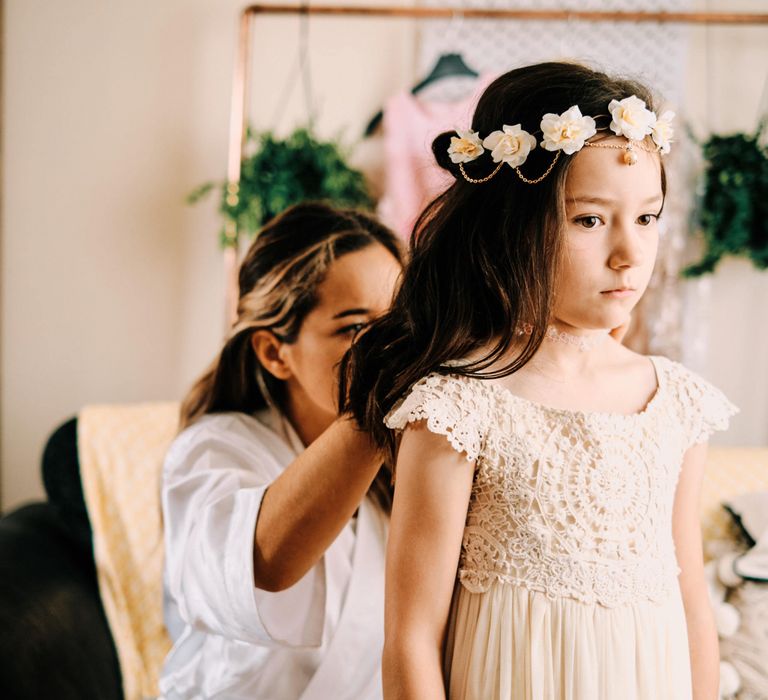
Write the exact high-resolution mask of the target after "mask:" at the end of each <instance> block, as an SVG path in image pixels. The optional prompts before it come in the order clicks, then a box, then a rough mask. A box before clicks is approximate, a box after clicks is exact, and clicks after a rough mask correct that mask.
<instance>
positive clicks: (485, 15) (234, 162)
mask: <svg viewBox="0 0 768 700" xmlns="http://www.w3.org/2000/svg"><path fill="white" fill-rule="evenodd" d="M459 14H460V15H461V16H462V17H463V18H464V19H497V20H518V21H525V20H534V21H539V22H540V21H564V20H565V21H567V20H582V21H587V22H635V23H636V22H656V23H662V24H664V23H677V24H698V25H711V24H721V25H735V26H750V25H768V14H765V13H763V14H746V13H727V12H604V11H582V10H565V9H563V10H515V9H482V8H457V7H397V6H385V5H382V6H366V5H359V6H353V5H337V6H334V5H279V4H275V5H250V6H248V7H246V8H245V9H244V10H243V11H242V13H241V14H240V30H239V38H238V49H237V58H236V60H235V68H234V77H233V81H232V103H231V105H232V106H231V112H230V120H229V156H228V163H227V197H228V202H229V204H230V205H234V204H237V199H238V196H239V182H240V163H241V160H242V153H243V146H244V144H245V132H246V129H245V127H246V111H247V106H248V101H247V96H248V82H249V77H250V55H251V27H252V24H253V19H254V17H255V16H256V15H317V16H326V17H327V16H339V17H370V18H388V19H392V18H402V19H417V20H419V19H450V18H451V17H455V16H457V15H459ZM225 238H226V242H227V245H226V247H225V249H224V275H225V276H224V279H225V302H224V303H225V308H224V312H225V313H224V320H225V324H226V330H227V332H229V330H230V329H231V327H232V325H233V324H234V322H235V321H236V319H237V300H238V296H239V295H238V282H237V269H238V265H239V259H238V243H239V232H238V230H237V226H236V224H235V222H234V221H227V222H226V224H225Z"/></svg>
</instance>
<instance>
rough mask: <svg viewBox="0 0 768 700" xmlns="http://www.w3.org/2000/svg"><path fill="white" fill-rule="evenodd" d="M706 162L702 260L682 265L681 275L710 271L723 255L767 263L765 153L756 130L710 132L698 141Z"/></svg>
mask: <svg viewBox="0 0 768 700" xmlns="http://www.w3.org/2000/svg"><path fill="white" fill-rule="evenodd" d="M703 153H704V158H706V160H707V167H706V171H705V173H704V194H703V199H702V202H701V208H700V211H699V225H700V227H701V230H702V232H703V235H704V246H705V248H704V255H703V257H702V259H701V260H700V261H699V262H697V263H695V264H694V265H690V266H689V267H687V268H686V269H685V270H683V275H684V276H686V277H700V276H701V275H705V274H707V273H709V272H713V271H714V269H715V266H716V265H717V263H718V262H719V261H720V259H721V258H722V257H723V256H725V255H738V256H743V257H747V258H749V259H750V260H751V261H752V262H753V264H754V265H755V267H757V268H759V269H761V270H763V269H765V268H767V267H768V153H766V149H765V147H764V146H762V145H761V144H760V130H758V133H757V134H754V135H748V134H734V135H732V136H712V137H711V138H710V139H709V140H708V141H707V142H706V143H705V144H704V145H703Z"/></svg>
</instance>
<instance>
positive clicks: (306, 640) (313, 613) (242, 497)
mask: <svg viewBox="0 0 768 700" xmlns="http://www.w3.org/2000/svg"><path fill="white" fill-rule="evenodd" d="M219 426H220V427H221V429H219V430H217V429H216V423H215V422H214V425H211V423H210V422H209V423H208V424H206V425H202V426H200V425H198V426H192V427H191V428H189V429H188V430H187V431H185V432H184V433H182V434H181V435H180V436H179V437H178V438H177V439H176V441H175V442H174V443H173V445H172V446H171V449H170V450H169V452H168V455H167V457H166V461H165V467H164V470H163V484H162V505H163V520H164V530H165V573H166V585H167V586H168V593H169V595H170V597H171V599H172V600H173V601H174V602H175V603H176V605H177V606H178V610H179V614H180V616H181V617H182V619H183V620H184V621H185V622H186V623H187V624H189V625H191V626H193V627H195V628H197V629H202V630H204V631H207V632H212V633H214V634H218V635H221V636H224V637H227V638H230V639H238V640H241V641H244V642H250V643H255V644H260V645H289V646H318V645H320V644H321V643H322V636H323V627H324V622H325V607H326V605H325V599H326V576H325V562H324V558H323V559H321V560H320V561H319V562H318V564H316V565H315V566H314V567H313V568H312V569H311V570H310V571H309V572H308V573H307V574H306V575H305V576H304V577H303V578H302V579H301V580H300V581H299V582H298V583H296V584H295V585H294V586H292V587H291V588H289V589H287V590H285V591H280V592H279V593H269V592H266V591H262V590H259V589H257V588H256V587H255V586H254V584H253V537H254V532H255V529H256V527H255V526H256V519H257V518H258V514H259V509H260V507H261V500H262V498H263V496H264V492H265V491H266V489H267V487H268V486H269V484H270V483H271V481H272V480H273V478H274V476H275V473H276V471H278V470H279V469H280V467H279V465H276V462H275V457H274V456H273V455H272V454H271V453H270V452H269V450H268V449H267V448H266V447H265V446H264V445H262V444H260V443H259V442H258V440H257V439H256V438H255V437H250V439H249V437H248V436H246V435H244V434H243V433H242V432H240V431H237V432H234V431H233V432H231V433H228V432H227V430H226V429H224V428H225V427H226V424H225V423H224V424H222V423H221V421H220V422H219Z"/></svg>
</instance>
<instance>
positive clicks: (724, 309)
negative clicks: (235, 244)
mask: <svg viewBox="0 0 768 700" xmlns="http://www.w3.org/2000/svg"><path fill="white" fill-rule="evenodd" d="M761 4H762V3H758V2H754V3H752V7H753V9H764V8H762V7H759V6H760V5H761ZM242 5H243V3H242V2H235V1H234V0H163V1H162V2H157V1H150V0H132V1H131V2H128V1H123V2H118V1H117V0H111V1H109V2H104V1H103V0H67V1H66V2H50V1H49V2H44V1H43V0H5V7H4V25H5V27H4V29H5V36H4V55H3V73H4V76H3V77H4V83H5V86H4V91H5V95H4V104H3V115H2V119H3V143H2V153H3V181H2V188H3V202H4V206H3V218H2V255H1V256H0V260H1V262H2V294H1V295H0V298H1V299H2V317H1V322H2V331H1V334H0V346H1V347H0V349H1V352H0V356H1V358H2V377H1V380H2V381H1V384H0V392H1V394H2V395H1V397H0V407H1V410H2V414H1V424H0V428H1V430H2V445H1V447H2V462H1V463H0V467H1V470H2V505H3V508H6V509H7V508H9V507H12V506H14V505H17V504H18V503H20V502H22V501H24V500H27V499H30V498H34V497H37V496H39V495H40V494H41V493H42V488H41V486H40V478H39V459H40V453H41V450H42V446H43V444H44V441H45V438H46V437H47V435H48V433H49V432H50V431H51V429H52V428H53V427H54V426H56V425H57V424H58V423H59V422H60V421H62V420H64V419H65V418H67V417H69V416H71V415H73V414H74V413H75V412H76V411H77V410H78V408H79V407H80V406H82V405H83V404H86V403H91V402H113V401H138V400H151V399H165V398H178V397H180V396H181V394H182V392H183V390H184V388H185V387H186V386H187V385H188V384H189V382H190V381H191V380H192V379H193V377H194V376H195V375H196V374H197V373H198V372H199V371H200V369H201V368H202V367H203V366H204V365H205V363H206V362H207V361H208V360H209V359H210V358H211V356H212V354H213V352H214V350H215V348H216V346H217V343H218V341H219V339H220V335H221V330H222V324H223V321H222V313H221V312H222V309H221V298H222V275H221V269H220V256H219V251H218V248H217V230H218V226H219V221H218V219H217V216H216V214H215V205H214V202H213V200H211V201H210V202H208V203H206V204H204V205H200V206H198V207H196V208H189V207H187V206H185V204H184V201H183V200H184V196H185V194H186V193H187V192H188V191H189V190H191V189H192V188H193V187H194V186H196V185H197V184H199V183H201V182H202V181H205V180H206V179H209V178H211V177H215V178H221V177H223V176H224V173H225V168H226V150H227V125H228V118H229V91H230V81H231V69H232V63H233V58H234V50H235V38H236V29H237V13H238V10H239V9H240V7H241V6H242ZM749 6H750V4H749V3H747V4H745V5H744V6H743V8H742V9H749ZM760 31H762V32H763V33H762V34H761V33H760ZM297 36H298V23H297V19H296V18H282V19H275V18H270V19H266V18H264V19H261V20H259V24H258V25H257V28H256V32H255V40H256V50H255V54H254V59H255V63H254V65H255V66H256V69H255V74H254V77H253V81H252V96H253V100H252V103H253V108H252V115H253V118H254V121H255V122H256V124H257V126H260V127H267V126H274V125H273V124H272V121H271V120H272V118H273V115H274V113H275V109H276V107H277V100H278V95H279V94H280V92H281V89H282V86H283V85H284V84H285V82H286V80H287V79H288V76H289V74H290V72H291V68H292V66H293V64H294V63H295V60H296V39H297ZM713 37H714V39H713ZM745 37H747V38H746V39H745ZM713 42H716V44H715V43H713ZM710 43H711V44H712V45H713V48H714V50H715V53H714V54H713V57H712V65H711V66H710V70H709V73H710V75H704V74H703V73H702V70H704V69H703V68H702V66H703V65H704V64H703V62H702V55H703V54H702V47H701V45H700V44H696V45H694V47H693V50H692V54H691V55H692V59H691V65H692V74H695V76H696V77H695V78H694V84H692V89H691V103H692V104H691V107H692V109H693V111H694V113H695V114H696V115H698V116H697V119H699V121H700V122H701V124H702V125H703V126H712V127H715V128H719V129H730V128H745V127H749V126H751V121H750V114H751V113H752V112H754V110H756V102H757V96H756V95H757V94H759V91H760V90H761V89H762V82H763V80H764V76H765V71H766V67H768V60H766V55H767V53H766V51H767V50H766V44H768V42H766V41H765V30H749V29H744V30H715V33H714V34H711V35H710ZM310 46H311V53H310V57H311V67H312V77H313V83H314V87H315V93H316V97H317V98H318V102H319V104H320V115H319V120H318V128H319V130H320V132H321V133H323V134H336V133H337V132H338V131H339V130H341V129H346V134H347V138H348V139H349V140H352V139H354V138H355V137H356V136H357V135H358V133H359V130H360V129H361V127H362V125H363V124H365V122H366V121H367V119H368V117H369V116H370V115H371V114H372V113H373V112H374V111H376V110H377V109H378V107H379V106H380V104H381V101H382V99H383V98H384V97H385V96H386V95H388V94H390V93H391V92H393V91H394V90H396V89H398V88H399V87H402V86H406V85H409V84H410V83H411V82H412V81H413V78H414V65H415V60H414V46H415V30H414V25H413V23H411V22H408V21H402V20H387V21H380V20H379V21H375V22H369V21H366V20H360V19H356V20H353V19H318V20H313V22H312V24H311V29H310ZM726 57H727V58H726ZM755 67H760V68H759V70H755ZM733 68H735V69H736V70H733ZM705 85H706V87H707V93H706V94H709V95H710V102H711V103H714V104H716V105H717V111H716V113H715V114H712V115H709V116H707V114H706V111H707V107H706V104H707V103H706V102H704V103H701V104H700V103H699V102H697V100H698V101H700V100H701V97H702V95H704V94H705V93H704V91H703V88H704V86H705ZM302 116H303V105H302V100H301V91H300V89H299V88H298V86H297V87H296V89H295V90H294V94H293V98H292V99H291V100H290V101H289V103H288V106H287V108H286V111H285V113H284V114H283V116H282V122H281V126H282V127H283V128H282V129H280V130H281V131H284V130H286V129H288V128H290V127H292V126H293V125H294V124H295V123H296V121H297V120H299V119H301V118H302ZM707 118H709V119H711V121H709V122H707V121H706V119H707ZM359 157H360V158H362V156H359ZM735 265H736V267H735V268H733V270H732V271H730V270H725V271H724V272H723V273H722V274H719V275H718V276H717V278H716V280H715V281H714V282H713V289H714V290H715V291H714V293H713V294H712V295H711V299H712V304H711V308H710V312H711V318H712V320H713V321H714V330H713V332H712V334H711V336H712V337H711V348H710V353H709V357H710V359H709V360H707V362H708V364H707V365H706V367H704V370H705V373H707V374H708V376H711V378H712V379H713V380H715V381H718V382H719V383H720V384H721V385H722V386H723V387H724V388H726V389H727V390H728V391H729V393H730V394H731V395H732V396H733V398H734V399H735V400H736V401H737V402H739V403H741V404H742V407H743V408H744V414H745V416H748V417H749V418H748V420H747V421H746V422H745V423H743V424H742V425H741V426H740V427H739V428H738V431H737V432H736V433H735V434H734V436H732V439H734V440H735V441H736V442H741V443H757V442H762V443H766V442H768V428H766V424H768V410H767V409H766V399H764V398H758V397H764V396H766V395H768V373H767V372H766V370H765V365H766V362H765V359H764V358H765V357H766V350H768V348H767V347H766V343H768V335H766V330H765V328H764V326H763V327H760V324H755V323H754V322H753V321H750V320H749V319H747V318H746V313H744V314H741V313H739V314H738V315H736V314H734V308H738V309H739V311H741V310H742V308H743V307H742V306H741V304H743V303H747V305H748V306H747V308H749V300H752V301H754V300H755V296H754V295H755V294H757V295H762V296H761V298H762V299H767V298H768V283H767V282H766V275H765V274H762V275H758V274H757V273H754V272H753V271H752V270H750V269H749V268H748V267H746V266H744V265H741V266H739V264H738V263H736V264H735ZM745 300H746V302H745ZM752 308H754V304H753V305H752ZM733 324H737V326H738V332H737V333H733V334H727V335H726V334H721V333H720V332H719V330H718V329H719V328H722V327H733ZM731 337H733V338H738V345H737V346H736V347H732V343H731V341H730V338H731ZM745 368H750V372H751V373H752V377H753V378H749V379H747V378H745Z"/></svg>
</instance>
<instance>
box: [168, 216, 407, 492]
mask: <svg viewBox="0 0 768 700" xmlns="http://www.w3.org/2000/svg"><path fill="white" fill-rule="evenodd" d="M376 243H378V244H380V245H382V246H384V247H385V248H386V249H387V250H388V251H389V252H390V253H392V255H393V256H394V257H395V258H396V259H397V260H398V261H399V262H400V263H402V262H403V252H402V248H401V244H400V241H399V239H398V238H397V237H396V236H395V234H394V233H392V232H391V231H390V230H389V229H388V228H386V227H385V226H383V225H382V224H380V223H379V222H378V221H376V220H375V219H374V218H372V217H371V216H368V215H367V214H364V213H362V212H359V211H355V210H351V209H334V208H332V207H330V206H328V205H326V204H322V203H313V202H310V203H303V204H297V205H296V206H293V207H291V208H290V209H287V210H286V211H285V212H283V214H281V215H280V216H278V217H276V218H275V219H273V220H272V221H271V222H270V223H269V224H267V225H266V226H265V227H264V228H263V229H262V230H261V231H259V233H258V234H257V235H256V239H255V240H254V242H253V244H252V245H251V247H250V248H249V249H248V253H247V254H246V256H245V259H244V260H243V262H242V265H241V266H240V274H239V288H240V295H239V299H238V305H237V319H236V321H235V323H234V325H233V328H232V331H231V333H230V336H229V339H228V340H227V341H226V342H225V343H224V347H223V348H222V350H221V352H220V353H219V356H218V357H217V358H216V359H215V360H214V362H213V363H212V364H211V366H210V367H209V368H208V370H207V371H206V372H205V373H204V374H203V376H202V377H200V379H198V380H197V382H196V383H195V384H194V386H193V387H192V389H190V391H189V393H188V394H187V396H186V398H185V399H184V401H183V402H182V405H181V421H180V425H181V428H182V429H183V428H185V427H187V426H189V425H191V424H192V423H194V422H195V421H196V420H198V419H199V418H201V417H202V416H203V415H205V414H207V413H221V412H224V411H240V412H242V413H249V414H251V413H253V412H255V411H257V410H259V409H262V408H265V407H266V406H268V405H271V404H274V405H275V406H276V407H277V408H278V409H280V410H282V409H283V399H284V391H283V383H282V382H281V381H280V380H279V379H276V378H275V377H273V376H272V375H271V374H270V373H269V372H267V371H265V370H264V369H263V368H262V366H261V364H260V363H259V361H258V359H257V357H256V354H255V353H254V351H253V348H252V346H251V335H252V334H253V332H254V331H255V330H258V329H266V330H270V331H272V333H274V335H275V336H276V337H277V338H278V339H279V340H281V341H282V342H284V343H293V342H295V341H296V338H297V336H298V334H299V331H300V330H301V325H302V323H303V321H304V319H305V318H306V316H307V314H308V313H309V312H310V311H312V309H313V308H314V307H315V305H316V304H317V302H318V287H319V286H320V284H322V282H323V281H324V280H325V277H326V275H327V273H328V270H329V269H330V266H331V265H332V264H333V262H334V261H335V260H337V259H338V258H340V257H342V256H343V255H346V254H348V253H352V252H354V251H358V250H362V249H363V248H366V247H367V246H370V245H373V244H376ZM377 482H378V483H376V482H375V483H374V486H373V487H372V489H374V490H375V491H376V492H377V495H378V496H379V500H380V501H382V500H383V501H386V498H382V495H383V490H387V489H388V486H389V477H388V475H384V474H381V475H380V477H377ZM380 492H381V493H380Z"/></svg>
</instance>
